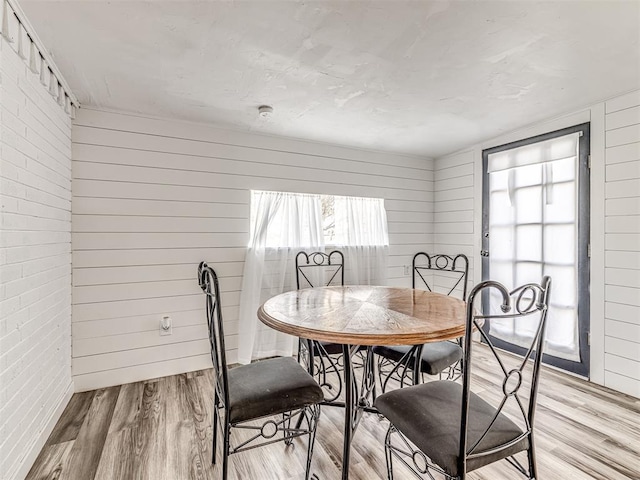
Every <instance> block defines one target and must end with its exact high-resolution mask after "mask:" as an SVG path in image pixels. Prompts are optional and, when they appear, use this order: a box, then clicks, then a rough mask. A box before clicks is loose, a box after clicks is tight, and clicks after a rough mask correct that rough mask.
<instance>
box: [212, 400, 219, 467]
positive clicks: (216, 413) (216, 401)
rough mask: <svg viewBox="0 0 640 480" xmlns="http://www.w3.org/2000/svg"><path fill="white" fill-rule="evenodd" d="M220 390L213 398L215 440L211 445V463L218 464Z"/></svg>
mask: <svg viewBox="0 0 640 480" xmlns="http://www.w3.org/2000/svg"><path fill="white" fill-rule="evenodd" d="M218 415H219V413H218V392H216V393H215V394H214V399H213V442H212V445H211V450H212V451H211V464H212V465H215V464H216V446H217V445H218Z"/></svg>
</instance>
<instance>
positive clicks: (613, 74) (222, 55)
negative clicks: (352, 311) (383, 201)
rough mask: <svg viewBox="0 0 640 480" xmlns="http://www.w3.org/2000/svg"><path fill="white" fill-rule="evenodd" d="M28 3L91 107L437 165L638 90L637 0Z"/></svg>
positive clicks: (639, 6) (76, 88)
mask: <svg viewBox="0 0 640 480" xmlns="http://www.w3.org/2000/svg"><path fill="white" fill-rule="evenodd" d="M20 4H21V5H22V7H23V9H24V10H25V12H26V14H27V17H28V18H29V19H30V21H31V23H32V24H33V26H34V27H35V29H36V31H37V32H38V35H39V36H40V37H41V38H42V40H43V41H44V42H45V43H46V45H47V46H48V48H49V49H50V50H51V53H52V54H53V56H54V58H55V60H56V63H57V65H58V67H59V68H60V70H61V71H62V73H63V74H64V76H65V78H66V79H67V80H68V82H69V84H70V86H71V88H72V90H73V92H74V93H75V94H76V95H77V96H78V98H79V99H80V102H81V103H82V104H85V105H94V106H98V107H107V108H112V109H119V110H126V111H131V112H138V113H144V114H151V115H159V116H165V117H173V118H181V119H186V120H192V121H202V122H208V123H217V124H223V125H231V126H234V127H236V128H238V127H239V128H242V129H246V130H252V131H258V132H263V133H270V134H276V135H284V136H289V137H298V138H305V139H312V140H318V141H323V142H330V143H337V144H345V145H352V146H359V147H367V148H374V149H383V150H392V151H398V152H408V153H416V154H420V155H425V156H431V157H437V156H440V155H443V154H445V153H449V152H451V151H454V150H457V149H459V148H462V147H464V146H467V145H471V144H473V143H476V142H478V141H480V140H484V139H487V138H491V137H494V136H496V135H498V134H500V133H502V132H505V131H510V130H513V129H515V128H517V127H520V126H524V125H528V124H530V123H533V122H536V121H539V120H542V119H546V118H550V117H553V116H556V115H559V114H562V113H566V112H569V111H571V110H575V109H577V108H580V107H583V106H586V105H589V104H590V103H594V102H596V101H600V100H603V99H605V98H607V97H611V96H613V95H616V94H619V93H623V92H626V91H629V90H632V89H635V88H639V87H640V1H637V0H633V1H628V2H618V1H610V0H604V1H588V2H587V1H556V2H527V1H511V2H508V1H497V2H494V1H426V0H425V1H417V2H404V1H392V0H388V1H344V0H341V1H304V2H294V1H258V0H254V1H237V2H222V1H208V2H206V1H156V2H139V1H94V0H85V1H31V0H21V1H20ZM262 104H269V105H272V106H273V108H274V113H273V115H272V116H271V118H269V119H266V120H265V119H262V118H260V117H259V116H258V114H257V107H258V106H259V105H262Z"/></svg>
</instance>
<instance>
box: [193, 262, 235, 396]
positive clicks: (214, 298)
mask: <svg viewBox="0 0 640 480" xmlns="http://www.w3.org/2000/svg"><path fill="white" fill-rule="evenodd" d="M198 283H199V284H200V288H202V291H203V292H204V293H205V299H206V300H205V308H206V311H207V327H208V329H209V343H210V345H211V361H212V363H213V384H214V389H215V393H216V400H217V402H223V406H224V407H226V406H227V405H229V392H228V382H227V358H226V354H225V346H224V324H223V320H222V308H221V306H220V286H219V284H218V276H217V275H216V272H215V271H214V270H213V268H211V267H210V266H209V265H207V264H206V263H205V262H200V265H198Z"/></svg>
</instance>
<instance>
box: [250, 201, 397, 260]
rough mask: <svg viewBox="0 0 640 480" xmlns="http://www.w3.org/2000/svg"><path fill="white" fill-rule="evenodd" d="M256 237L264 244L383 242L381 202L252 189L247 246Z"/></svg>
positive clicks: (385, 238)
mask: <svg viewBox="0 0 640 480" xmlns="http://www.w3.org/2000/svg"><path fill="white" fill-rule="evenodd" d="M256 232H257V233H258V235H256ZM260 235H265V238H264V239H261V238H259V237H260ZM262 241H264V245H265V247H268V248H283V247H311V246H318V247H320V246H326V245H329V246H338V247H339V246H372V245H380V246H385V245H389V238H388V233H387V215H386V211H385V209H384V200H383V199H381V198H366V197H345V196H337V195H312V194H301V193H287V192H264V191H252V196H251V238H250V242H249V246H250V247H251V246H253V245H256V244H257V243H258V242H262Z"/></svg>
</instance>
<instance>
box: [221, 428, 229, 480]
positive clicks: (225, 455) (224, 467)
mask: <svg viewBox="0 0 640 480" xmlns="http://www.w3.org/2000/svg"><path fill="white" fill-rule="evenodd" d="M225 417H226V415H225ZM230 427H231V426H230V425H229V421H228V419H227V418H225V423H224V441H223V444H224V445H223V448H222V452H223V453H222V455H223V456H222V480H227V475H228V471H229V433H230V432H229V430H230Z"/></svg>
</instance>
